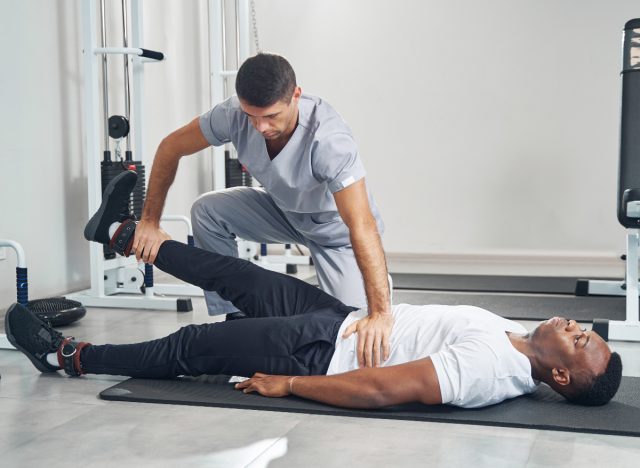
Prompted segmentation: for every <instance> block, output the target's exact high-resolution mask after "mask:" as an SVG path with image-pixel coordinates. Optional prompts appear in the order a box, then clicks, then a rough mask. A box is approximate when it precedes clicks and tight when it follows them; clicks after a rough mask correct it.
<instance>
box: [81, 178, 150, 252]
mask: <svg viewBox="0 0 640 468" xmlns="http://www.w3.org/2000/svg"><path fill="white" fill-rule="evenodd" d="M137 180H138V174H136V173H135V172H134V171H125V172H123V173H121V174H118V175H117V176H116V177H114V178H113V179H111V181H110V182H109V183H108V184H107V186H106V187H105V189H104V192H103V193H102V204H101V205H100V208H98V211H96V213H95V214H94V215H93V216H92V217H91V219H90V220H89V222H88V223H87V225H86V226H85V228H84V238H85V239H87V240H88V241H94V242H99V243H101V244H109V241H110V240H111V239H110V237H109V227H111V225H112V224H113V223H118V222H121V221H123V219H122V208H123V206H126V204H127V203H128V201H129V196H130V195H131V192H132V191H133V189H134V187H135V186H136V181H137Z"/></svg>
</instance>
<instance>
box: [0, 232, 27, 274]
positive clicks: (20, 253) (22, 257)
mask: <svg viewBox="0 0 640 468" xmlns="http://www.w3.org/2000/svg"><path fill="white" fill-rule="evenodd" d="M0 247H11V248H12V249H13V250H14V251H15V253H16V257H17V258H18V263H17V265H16V266H17V267H18V268H27V256H26V254H25V253H24V249H23V248H22V246H21V245H20V244H18V243H17V242H16V241H12V240H10V239H0Z"/></svg>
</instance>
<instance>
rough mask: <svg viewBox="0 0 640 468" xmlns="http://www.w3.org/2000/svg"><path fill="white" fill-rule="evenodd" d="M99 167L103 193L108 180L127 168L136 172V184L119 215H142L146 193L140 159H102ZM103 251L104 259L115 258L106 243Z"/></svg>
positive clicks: (136, 217)
mask: <svg viewBox="0 0 640 468" xmlns="http://www.w3.org/2000/svg"><path fill="white" fill-rule="evenodd" d="M100 169H101V172H102V192H103V193H104V189H105V187H106V186H107V184H109V182H111V180H112V179H113V178H114V177H116V176H117V175H118V174H121V173H123V172H124V171H129V170H132V171H135V172H137V174H138V180H137V181H136V186H135V187H134V188H133V192H132V193H131V197H129V203H128V204H124V205H123V206H122V211H121V214H122V216H121V217H122V218H126V217H131V216H134V217H135V219H140V218H141V217H142V207H143V205H144V198H145V194H146V193H145V178H146V175H145V167H144V165H143V164H142V161H102V163H101V167H100ZM103 251H104V258H106V259H111V258H115V256H116V253H115V252H114V251H113V250H112V249H110V248H109V247H108V246H106V245H105V246H104V248H103Z"/></svg>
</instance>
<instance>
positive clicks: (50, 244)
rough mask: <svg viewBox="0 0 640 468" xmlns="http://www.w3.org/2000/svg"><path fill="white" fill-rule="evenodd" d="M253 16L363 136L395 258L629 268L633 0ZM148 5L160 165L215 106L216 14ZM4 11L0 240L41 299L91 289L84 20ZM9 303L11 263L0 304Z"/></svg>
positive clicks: (324, 9)
mask: <svg viewBox="0 0 640 468" xmlns="http://www.w3.org/2000/svg"><path fill="white" fill-rule="evenodd" d="M109 3H110V5H112V6H111V8H113V10H114V11H116V12H117V8H116V7H115V6H113V3H116V4H119V2H109ZM256 4H257V16H258V26H259V29H260V40H261V45H262V47H263V49H267V50H271V51H274V52H278V53H282V54H283V55H285V56H287V57H288V58H289V59H290V60H291V62H292V64H293V65H294V67H295V69H296V71H297V73H298V77H299V82H300V84H301V85H302V86H303V89H304V90H305V91H307V92H311V93H314V94H318V95H320V96H322V97H324V98H326V99H327V100H328V101H329V102H331V103H332V104H333V105H334V106H335V107H336V108H337V109H338V111H339V112H341V114H342V115H343V116H344V117H345V119H346V120H347V122H348V123H349V124H350V125H351V127H352V129H353V131H354V133H355V136H356V138H357V141H358V143H359V146H360V149H361V153H362V157H363V159H364V161H365V165H366V168H367V170H368V182H369V184H370V186H371V187H372V189H373V190H374V193H375V196H376V199H377V201H378V204H379V206H380V208H381V211H382V213H383V216H384V218H385V221H386V224H387V232H386V234H385V237H384V243H385V247H386V250H387V253H388V255H389V257H390V258H391V259H392V260H393V259H400V260H402V259H404V260H405V263H406V261H407V259H409V260H411V259H413V260H417V261H418V264H416V265H412V266H411V265H409V266H407V265H404V266H405V267H407V268H409V267H411V268H420V269H423V270H425V271H426V270H430V271H434V270H437V271H494V272H495V271H498V272H503V273H513V272H517V273H527V272H532V273H538V274H569V273H575V274H578V273H577V272H579V273H580V274H584V275H599V274H605V273H608V272H612V271H620V268H619V267H616V266H615V265H616V260H615V258H616V256H617V255H618V254H620V253H622V251H623V249H624V238H623V236H624V231H623V230H622V228H621V227H620V226H619V225H618V224H617V222H616V219H615V203H616V201H615V187H616V168H617V133H618V122H619V116H618V108H619V75H618V74H619V68H620V64H619V57H620V37H621V29H622V26H623V25H624V23H625V21H627V20H628V19H630V18H632V17H636V16H640V7H638V5H637V2H634V1H631V0H625V1H623V0H620V1H617V2H601V1H596V0H592V1H585V0H571V1H569V0H567V1H563V2H558V1H552V0H488V1H484V2H476V1H472V0H458V1H447V0H428V1H427V0H400V1H397V2H388V1H385V2H383V1H380V0H348V1H345V0H341V1H339V0H323V1H318V0H315V1H312V0H256ZM143 5H144V10H145V11H144V13H145V45H146V46H147V47H148V48H157V49H159V50H162V51H164V52H166V53H167V56H168V60H167V61H166V62H165V63H162V64H155V65H150V66H149V67H148V68H147V71H146V74H147V79H146V81H145V85H146V94H145V98H146V102H147V105H146V121H145V122H146V127H145V131H146V137H145V146H146V151H145V153H146V154H145V155H144V156H145V159H147V160H150V158H151V157H152V154H153V151H154V150H155V147H156V146H157V144H158V143H159V141H160V139H161V138H162V137H163V136H164V135H166V134H167V133H168V132H170V131H171V130H173V129H175V128H177V127H178V126H180V125H182V124H184V123H186V122H187V121H189V120H190V119H191V118H193V117H194V116H196V115H197V114H198V113H200V112H202V111H203V110H205V109H206V107H207V105H208V103H209V91H208V59H207V57H208V51H207V47H208V46H207V29H206V27H207V25H206V20H207V18H206V11H207V10H206V2H205V1H204V0H199V1H190V2H184V1H179V0H162V1H158V0H153V1H151V0H146V1H145V2H144V3H143ZM2 6H3V11H4V12H5V14H3V15H2V16H1V17H0V40H1V41H2V43H3V44H5V45H9V47H6V46H5V48H4V53H5V55H4V57H3V62H2V63H3V65H2V73H0V102H2V103H3V112H2V114H1V115H0V147H1V148H2V150H1V151H0V182H1V183H0V238H1V237H4V238H10V239H14V240H16V241H18V242H20V243H21V244H22V245H23V246H24V248H25V250H26V252H27V259H28V265H29V270H30V292H31V294H30V296H31V297H32V298H38V297H44V296H49V295H53V294H59V293H64V292H67V291H71V290H77V289H80V288H83V287H86V286H87V285H88V282H89V279H88V271H89V266H88V264H87V252H88V249H87V245H86V242H85V241H84V240H83V238H82V234H81V232H82V227H83V225H84V223H85V221H86V218H87V216H88V213H87V202H86V193H87V188H86V169H87V159H86V158H85V156H86V155H85V154H84V152H83V138H82V135H83V118H82V113H81V111H82V102H81V98H82V84H83V77H82V55H81V24H80V8H79V3H78V2H76V1H72V0H62V1H57V2H51V1H48V0H29V1H20V0H2ZM117 82H118V78H117V77H114V85H117ZM117 97H118V96H117V95H116V94H114V99H115V100H117ZM114 106H115V104H114ZM113 110H115V108H114V109H113ZM99 159H100V155H95V164H98V161H99ZM208 168H209V161H208V155H206V154H205V155H200V156H196V157H193V158H188V159H186V160H184V162H183V163H182V164H181V167H180V171H179V174H178V178H177V180H176V183H175V184H174V187H173V189H172V190H171V192H170V195H169V200H168V202H167V209H166V212H171V213H175V214H188V210H189V206H190V204H191V202H192V200H193V199H194V198H195V197H196V196H197V194H198V193H201V192H203V191H206V190H208V189H209V188H210V186H211V178H210V174H209V172H208ZM174 234H175V235H182V233H181V232H179V229H178V228H176V232H175V233H174ZM424 262H427V263H426V264H425V263H424ZM14 298H15V259H14V255H13V253H12V252H8V259H7V260H0V307H3V306H6V305H8V304H9V303H10V302H12V301H13V300H14Z"/></svg>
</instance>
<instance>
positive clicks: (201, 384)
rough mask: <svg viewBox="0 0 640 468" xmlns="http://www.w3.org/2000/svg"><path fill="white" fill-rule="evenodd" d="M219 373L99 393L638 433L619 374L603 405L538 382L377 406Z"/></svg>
mask: <svg viewBox="0 0 640 468" xmlns="http://www.w3.org/2000/svg"><path fill="white" fill-rule="evenodd" d="M227 381H228V377H225V376H203V377H199V378H196V379H193V378H182V379H178V380H142V379H129V380H125V381H123V382H121V383H119V384H117V385H115V386H113V387H111V388H108V389H106V390H104V391H103V392H102V393H100V398H102V399H104V400H115V401H131V402H138V403H166V404H175V405H195V406H214V407H222V408H239V409H252V410H261V411H286V412H291V413H311V414H324V415H334V416H352V417H359V418H381V419H406V420H412V421H432V422H447V423H458V424H480V425H486V426H505V427H523V428H528V429H545V430H554V431H570V432H589V433H595V434H614V435H626V436H635V437H640V378H637V377H624V378H623V379H622V385H621V386H620V390H619V392H618V394H617V395H616V397H615V398H614V399H613V401H611V402H610V403H609V404H607V405H605V406H601V407H595V408H588V407H583V406H577V405H572V404H569V403H567V402H566V401H565V400H564V398H562V397H561V396H559V395H558V394H556V393H555V392H554V391H553V390H551V389H549V388H548V387H546V386H544V385H542V386H541V387H540V389H538V391H537V392H535V393H533V394H531V395H526V396H522V397H519V398H515V399H512V400H508V401H505V402H503V403H500V404H498V405H494V406H490V407H487V408H480V409H462V408H455V407H451V406H443V405H441V406H425V405H419V404H412V405H402V406H396V407H393V408H385V409H380V410H352V409H344V408H336V407H333V406H328V405H324V404H321V403H316V402H312V401H309V400H304V399H301V398H296V397H287V398H266V397H263V396H260V395H255V394H244V393H242V392H241V391H239V390H235V389H234V388H233V385H232V384H229V383H227Z"/></svg>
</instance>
